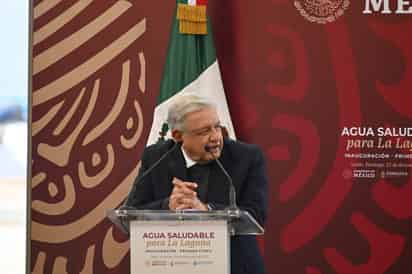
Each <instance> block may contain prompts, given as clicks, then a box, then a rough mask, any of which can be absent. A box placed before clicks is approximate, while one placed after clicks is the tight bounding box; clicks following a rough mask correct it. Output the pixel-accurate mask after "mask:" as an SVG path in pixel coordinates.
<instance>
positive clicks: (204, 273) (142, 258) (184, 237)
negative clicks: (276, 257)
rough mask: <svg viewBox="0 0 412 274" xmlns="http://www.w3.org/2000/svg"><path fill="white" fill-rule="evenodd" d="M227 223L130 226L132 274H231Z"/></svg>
mask: <svg viewBox="0 0 412 274" xmlns="http://www.w3.org/2000/svg"><path fill="white" fill-rule="evenodd" d="M229 248H230V244H229V233H228V224H227V221H224V220H212V221H211V220H208V221H191V220H184V221H175V220H167V221H163V220H162V221H141V220H134V221H131V222H130V259H131V274H149V273H150V274H176V273H179V274H209V273H217V274H229V273H230V250H229Z"/></svg>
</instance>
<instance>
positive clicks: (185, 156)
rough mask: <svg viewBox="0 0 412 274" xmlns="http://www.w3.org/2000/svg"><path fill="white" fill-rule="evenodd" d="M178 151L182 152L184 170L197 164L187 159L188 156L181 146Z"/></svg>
mask: <svg viewBox="0 0 412 274" xmlns="http://www.w3.org/2000/svg"><path fill="white" fill-rule="evenodd" d="M180 149H181V150H182V153H183V157H184V158H185V163H186V168H190V167H192V166H194V165H195V164H197V163H196V162H195V161H193V160H192V159H191V158H190V157H189V155H187V153H186V151H185V149H184V148H183V146H181V147H180Z"/></svg>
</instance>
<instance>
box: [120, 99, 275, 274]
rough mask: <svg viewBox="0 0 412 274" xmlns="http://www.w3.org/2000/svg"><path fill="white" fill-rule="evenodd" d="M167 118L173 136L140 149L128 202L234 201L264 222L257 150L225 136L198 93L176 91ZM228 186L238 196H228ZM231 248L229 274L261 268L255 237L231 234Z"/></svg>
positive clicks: (184, 205) (212, 206) (140, 205)
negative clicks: (138, 165) (232, 188)
mask: <svg viewBox="0 0 412 274" xmlns="http://www.w3.org/2000/svg"><path fill="white" fill-rule="evenodd" d="M167 122H168V126H169V129H170V130H171V134H172V137H173V140H168V141H164V142H159V143H157V144H154V145H151V146H148V147H147V148H146V149H145V150H144V152H143V156H142V161H141V168H140V171H139V175H138V177H137V178H136V180H135V183H134V185H133V187H132V190H131V191H130V194H129V196H128V198H127V201H126V206H130V207H134V208H137V209H165V210H202V211H203V210H221V209H225V208H227V207H228V206H229V205H230V204H231V203H233V204H235V205H236V204H237V206H238V207H239V208H240V209H241V210H246V211H248V212H249V213H250V214H251V215H252V216H253V217H254V218H255V219H256V220H257V221H258V222H259V224H260V225H262V226H263V224H264V222H265V218H266V211H267V193H268V187H267V185H268V182H267V177H266V172H265V161H264V157H263V153H262V152H261V150H260V149H259V148H258V147H257V146H256V145H251V144H245V143H242V142H239V141H235V140H231V139H229V138H227V137H224V134H223V130H224V129H223V128H222V125H221V124H220V120H219V117H218V114H217V111H216V107H215V105H214V104H213V103H212V102H210V101H208V100H206V99H204V98H201V97H198V96H194V95H186V96H180V98H178V99H177V100H176V101H175V103H174V104H172V105H171V106H170V108H169V111H168V121H167ZM216 159H218V160H216ZM217 161H219V163H218V162H217ZM219 164H221V166H220V165H219ZM232 185H233V186H234V188H235V190H236V191H235V192H236V197H237V198H236V201H230V200H231V199H230V195H229V194H230V188H231V186H232ZM232 206H233V205H232ZM230 250H231V272H232V274H241V273H248V274H263V273H265V269H264V264H263V259H262V257H261V255H260V252H259V249H258V245H257V242H256V238H255V236H249V235H248V236H233V237H232V238H231V244H230Z"/></svg>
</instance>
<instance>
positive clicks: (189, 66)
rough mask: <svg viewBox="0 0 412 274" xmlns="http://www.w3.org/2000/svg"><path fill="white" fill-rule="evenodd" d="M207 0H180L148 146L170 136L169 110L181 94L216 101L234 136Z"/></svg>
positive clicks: (226, 125) (224, 121)
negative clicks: (208, 17)
mask: <svg viewBox="0 0 412 274" xmlns="http://www.w3.org/2000/svg"><path fill="white" fill-rule="evenodd" d="M206 6H207V0H177V1H176V16H175V18H174V20H173V24H172V33H171V37H170V41H169V49H168V53H167V60H166V65H165V68H164V72H163V79H162V82H161V87H160V94H159V97H158V101H157V105H156V108H155V111H154V117H153V124H152V128H151V131H150V135H149V139H148V143H147V144H148V145H150V144H153V143H156V142H158V141H159V140H162V139H164V138H166V139H167V138H169V137H170V131H168V127H167V124H166V119H167V110H168V107H169V105H170V104H172V103H173V102H174V100H176V98H177V97H178V96H180V95H186V94H195V95H198V96H201V97H204V98H208V99H210V100H211V101H213V102H215V104H216V106H217V111H218V114H219V117H220V120H221V123H222V125H223V126H224V127H225V128H226V129H227V131H228V134H229V137H230V138H233V139H234V138H235V132H234V130H233V125H232V121H231V119H230V114H229V109H228V106H227V101H226V96H225V92H224V89H223V84H222V79H221V76H220V70H219V64H218V62H217V59H216V52H215V48H214V45H213V37H212V30H211V24H210V22H209V20H208V19H207V16H206Z"/></svg>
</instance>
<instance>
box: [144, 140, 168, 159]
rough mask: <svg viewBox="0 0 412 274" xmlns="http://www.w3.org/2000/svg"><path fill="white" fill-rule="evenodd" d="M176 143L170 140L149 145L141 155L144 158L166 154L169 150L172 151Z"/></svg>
mask: <svg viewBox="0 0 412 274" xmlns="http://www.w3.org/2000/svg"><path fill="white" fill-rule="evenodd" d="M175 144H176V142H175V141H174V140H172V139H168V140H166V141H159V142H157V143H155V144H152V145H149V146H147V147H146V148H145V149H144V152H143V155H144V156H146V157H157V155H161V154H163V153H166V152H167V151H168V150H169V149H172V148H173V146H174V145H175Z"/></svg>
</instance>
